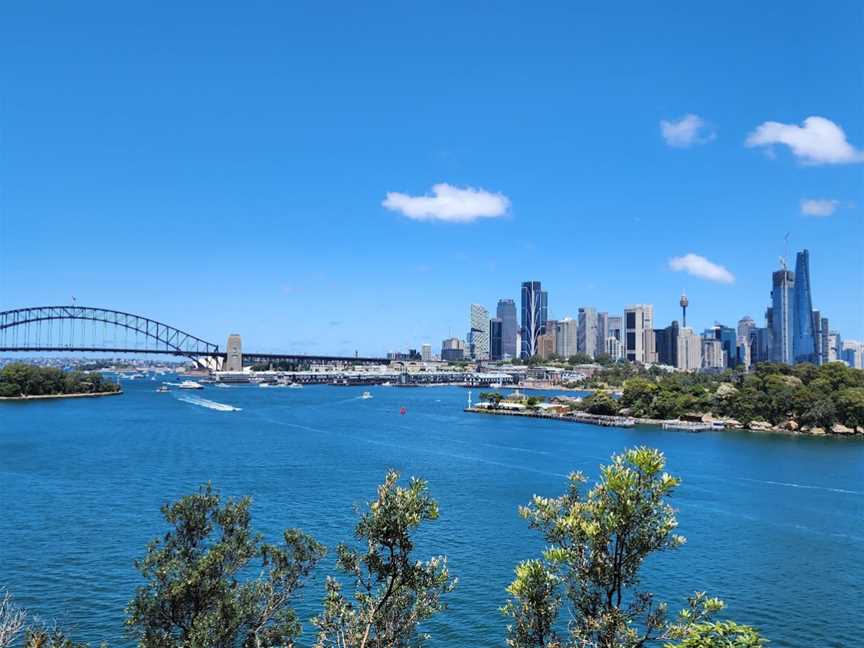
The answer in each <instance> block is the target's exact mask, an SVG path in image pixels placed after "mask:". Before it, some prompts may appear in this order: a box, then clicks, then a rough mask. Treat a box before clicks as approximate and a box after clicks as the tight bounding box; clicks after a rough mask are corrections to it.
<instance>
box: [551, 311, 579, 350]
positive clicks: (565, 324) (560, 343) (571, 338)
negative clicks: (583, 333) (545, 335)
mask: <svg viewBox="0 0 864 648" xmlns="http://www.w3.org/2000/svg"><path fill="white" fill-rule="evenodd" d="M578 335H579V321H578V320H575V319H573V318H572V317H565V318H564V319H562V320H560V321H559V322H558V331H557V334H556V336H555V353H557V354H558V356H559V357H561V358H569V357H570V356H572V355H574V354H575V353H576V351H577V344H578Z"/></svg>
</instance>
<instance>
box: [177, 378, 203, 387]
mask: <svg viewBox="0 0 864 648" xmlns="http://www.w3.org/2000/svg"><path fill="white" fill-rule="evenodd" d="M177 388H178V389H204V385H202V384H201V383H197V382H195V381H194V380H184V381H183V382H181V383H180V384H179V385H177Z"/></svg>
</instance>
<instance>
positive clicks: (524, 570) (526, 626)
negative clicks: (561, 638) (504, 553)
mask: <svg viewBox="0 0 864 648" xmlns="http://www.w3.org/2000/svg"><path fill="white" fill-rule="evenodd" d="M559 583H560V579H559V577H558V576H557V575H556V574H555V572H553V571H552V570H551V569H549V568H548V567H547V566H546V565H545V564H544V563H543V562H542V561H540V560H526V561H525V562H522V563H519V565H518V566H517V567H516V578H515V580H514V581H513V582H512V583H511V584H510V586H509V587H508V588H507V592H508V593H509V594H510V596H511V597H512V598H511V599H510V600H509V601H507V604H506V605H505V606H504V607H502V608H501V612H502V614H504V615H505V616H508V617H510V618H511V619H512V621H513V622H512V624H510V625H508V626H507V645H508V646H511V648H531V647H532V646H552V645H558V637H557V636H556V634H555V631H554V629H553V626H554V625H555V619H556V618H557V617H558V611H559V610H560V608H561V594H560V592H559Z"/></svg>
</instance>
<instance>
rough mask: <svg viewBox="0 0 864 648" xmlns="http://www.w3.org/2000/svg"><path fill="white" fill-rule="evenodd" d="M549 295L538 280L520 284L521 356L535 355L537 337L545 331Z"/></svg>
mask: <svg viewBox="0 0 864 648" xmlns="http://www.w3.org/2000/svg"><path fill="white" fill-rule="evenodd" d="M548 310H549V296H548V295H547V293H546V291H544V290H543V289H542V287H541V285H540V282H539V281H526V282H524V283H523V284H522V353H521V357H523V358H530V357H532V356H534V355H537V338H538V337H539V336H540V335H543V334H544V333H545V332H546V320H547V317H548Z"/></svg>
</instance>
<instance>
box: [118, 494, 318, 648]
mask: <svg viewBox="0 0 864 648" xmlns="http://www.w3.org/2000/svg"><path fill="white" fill-rule="evenodd" d="M250 504H251V500H250V499H249V498H248V497H246V498H243V499H240V500H236V501H235V500H232V499H228V500H226V501H225V502H224V503H222V502H221V500H220V497H219V494H218V492H215V491H214V490H213V488H212V486H211V485H210V484H207V485H205V486H202V487H201V488H200V489H199V491H198V493H196V494H194V495H188V496H186V497H182V498H180V499H179V500H178V501H176V502H174V503H173V504H165V505H164V506H163V507H162V514H163V515H164V516H165V520H166V521H167V522H168V523H169V524H170V525H171V530H169V531H168V533H166V534H165V536H164V538H163V539H161V540H159V539H156V540H153V541H152V542H151V543H150V544H149V546H148V548H147V554H146V556H145V557H144V559H143V560H141V561H136V563H135V566H136V567H137V569H138V570H139V571H140V572H141V574H142V575H143V576H144V578H145V579H147V584H146V585H145V586H143V587H141V588H139V589H138V593H137V595H136V596H135V598H134V599H133V600H132V602H131V603H130V604H129V607H128V608H127V615H128V618H127V625H128V627H129V630H130V634H132V635H133V636H135V637H136V638H137V640H138V644H139V646H141V648H174V647H177V648H180V647H181V646H182V647H184V648H185V647H187V646H208V647H213V648H229V647H230V648H233V647H239V646H242V647H243V648H266V647H270V646H293V645H294V640H295V638H296V637H297V636H298V635H299V634H300V624H299V621H298V620H297V617H296V615H295V613H294V610H293V609H292V608H291V603H292V601H293V598H294V595H295V594H296V592H297V590H298V589H299V588H300V587H301V586H302V583H303V580H304V578H305V577H306V576H308V574H309V573H310V572H311V570H312V568H313V567H314V566H315V565H316V564H317V563H318V562H319V561H320V560H321V558H322V557H323V556H324V553H325V551H324V547H323V546H322V545H320V544H318V543H317V542H316V541H315V540H314V539H312V538H311V537H310V536H308V535H306V534H304V533H303V532H301V531H298V530H296V529H288V530H286V531H285V532H284V534H283V538H284V543H283V544H282V545H272V544H266V543H264V542H262V539H261V536H260V535H258V534H257V533H254V532H253V531H252V530H251V529H250V523H251V515H250V513H249V506H250ZM256 567H257V569H258V572H259V573H258V575H257V576H255V575H253V570H254V569H255V568H256ZM247 574H248V577H246V578H245V579H244V576H245V575H247Z"/></svg>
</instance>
